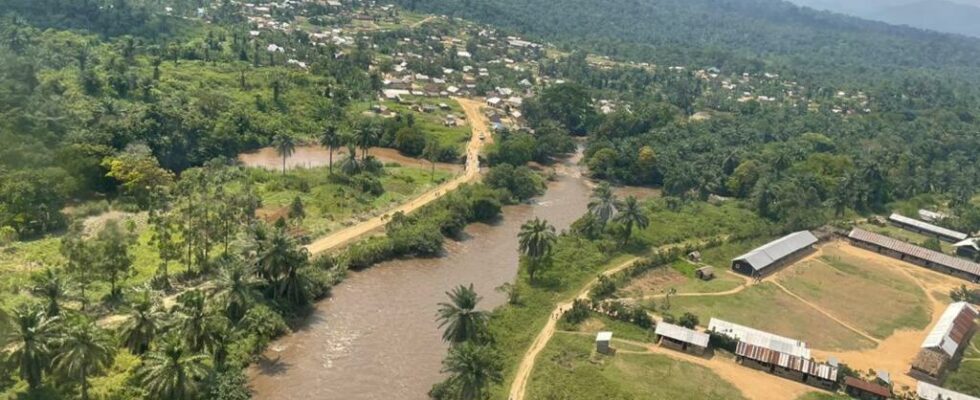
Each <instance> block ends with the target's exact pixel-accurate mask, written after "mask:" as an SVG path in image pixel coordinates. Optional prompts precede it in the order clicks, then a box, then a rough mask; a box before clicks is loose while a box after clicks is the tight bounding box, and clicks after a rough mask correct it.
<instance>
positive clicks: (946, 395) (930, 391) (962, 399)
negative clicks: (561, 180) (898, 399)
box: [915, 381, 980, 400]
mask: <svg viewBox="0 0 980 400" xmlns="http://www.w3.org/2000/svg"><path fill="white" fill-rule="evenodd" d="M915 391H916V394H918V395H919V398H920V399H922V400H980V398H977V397H973V396H968V395H965V394H963V393H959V392H954V391H952V390H949V389H943V388H941V387H939V386H936V385H933V384H931V383H928V382H924V381H919V385H918V386H917V387H916V390H915Z"/></svg>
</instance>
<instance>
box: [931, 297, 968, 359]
mask: <svg viewBox="0 0 980 400" xmlns="http://www.w3.org/2000/svg"><path fill="white" fill-rule="evenodd" d="M977 314H978V312H977V309H976V308H975V307H973V306H972V305H970V304H969V303H966V302H962V301H961V302H959V303H953V304H950V305H949V307H947V308H946V311H945V312H943V315H942V316H941V317H939V321H937V322H936V326H934V327H933V328H932V331H931V332H929V336H926V340H925V341H923V342H922V348H923V349H933V350H941V351H942V352H944V353H946V355H948V356H950V357H953V355H955V354H956V351H957V350H959V348H960V346H961V345H963V342H964V341H965V340H966V339H968V336H969V334H970V332H971V331H973V327H974V324H973V321H974V320H976V319H977Z"/></svg>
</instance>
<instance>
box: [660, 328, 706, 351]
mask: <svg viewBox="0 0 980 400" xmlns="http://www.w3.org/2000/svg"><path fill="white" fill-rule="evenodd" d="M655 333H656V334H657V335H660V336H665V337H669V338H671V339H674V340H677V341H681V342H684V343H690V344H693V345H695V346H698V347H708V341H709V340H710V339H711V336H709V335H708V334H707V333H704V332H698V331H696V330H693V329H688V328H685V327H683V326H678V325H674V324H668V323H666V322H660V323H658V324H657V330H656V331H655Z"/></svg>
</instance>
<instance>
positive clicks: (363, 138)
mask: <svg viewBox="0 0 980 400" xmlns="http://www.w3.org/2000/svg"><path fill="white" fill-rule="evenodd" d="M380 136H381V135H380V132H378V127H377V126H376V125H375V124H374V123H373V122H371V121H363V122H362V123H360V124H358V127H357V129H356V130H355V131H354V142H355V143H356V144H357V146H358V147H360V148H361V153H362V155H361V158H362V159H364V160H367V156H368V150H369V149H370V148H371V146H374V145H375V144H377V142H378V139H380Z"/></svg>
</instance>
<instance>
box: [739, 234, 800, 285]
mask: <svg viewBox="0 0 980 400" xmlns="http://www.w3.org/2000/svg"><path fill="white" fill-rule="evenodd" d="M817 241H818V240H817V237H816V236H813V234H812V233H810V231H799V232H795V233H791V234H789V235H786V236H783V237H782V238H779V239H777V240H774V241H772V242H769V243H767V244H765V245H763V246H761V247H758V248H756V249H754V250H752V251H750V252H748V253H745V254H743V255H741V256H738V257H736V258H734V259H732V270H734V271H735V272H738V273H740V274H743V275H748V276H752V277H760V276H763V275H766V274H768V273H770V272H772V271H774V270H775V269H776V268H777V267H779V266H782V265H785V263H786V262H788V261H790V260H792V259H793V257H794V256H797V255H799V254H801V253H803V252H806V251H807V250H809V249H810V248H811V246H813V245H814V244H815V243H817Z"/></svg>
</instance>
